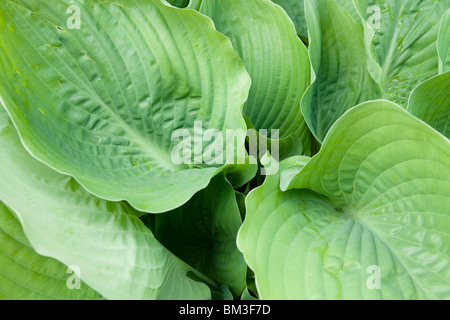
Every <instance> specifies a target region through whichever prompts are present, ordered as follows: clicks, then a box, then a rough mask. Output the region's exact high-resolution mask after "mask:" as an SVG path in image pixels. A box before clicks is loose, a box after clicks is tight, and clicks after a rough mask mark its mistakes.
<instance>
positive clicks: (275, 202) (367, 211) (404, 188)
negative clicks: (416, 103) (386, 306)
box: [238, 100, 450, 299]
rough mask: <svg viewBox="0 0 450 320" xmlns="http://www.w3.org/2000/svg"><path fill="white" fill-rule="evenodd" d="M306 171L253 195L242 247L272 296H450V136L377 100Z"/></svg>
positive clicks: (339, 127) (335, 131) (352, 115)
mask: <svg viewBox="0 0 450 320" xmlns="http://www.w3.org/2000/svg"><path fill="white" fill-rule="evenodd" d="M303 165H304V164H301V166H302V168H301V170H300V172H299V173H298V174H297V176H295V177H293V178H292V179H291V181H290V183H289V187H288V188H287V189H288V190H287V191H285V192H282V191H281V190H280V187H279V183H280V180H279V176H278V177H277V176H273V177H268V179H267V180H266V182H265V184H264V185H263V186H262V187H260V188H258V189H256V190H254V191H252V192H251V193H250V194H249V196H248V197H247V201H246V206H247V218H246V220H245V221H244V224H243V226H242V228H241V229H240V231H239V234H238V247H239V249H240V250H242V251H243V252H244V256H245V258H246V260H247V262H248V264H249V266H250V267H251V268H252V269H253V271H254V272H255V275H256V283H257V286H258V292H259V294H260V297H261V298H262V299H449V298H450V255H449V253H450V233H449V230H450V213H449V211H448V208H449V207H450V142H449V140H448V139H446V138H445V137H444V136H442V135H441V134H439V133H438V132H437V131H435V130H434V129H432V128H431V127H429V126H428V125H426V124H425V123H424V122H422V121H420V120H418V119H416V118H415V117H413V116H411V115H410V114H409V113H408V112H406V111H405V110H404V109H402V108H401V107H400V106H398V105H396V104H393V103H392V102H388V101H384V100H379V101H373V102H367V103H363V104H361V105H359V106H357V107H355V108H352V109H351V110H349V111H348V112H346V113H345V114H344V115H343V116H342V118H340V119H339V120H338V121H337V122H336V124H335V125H334V126H333V127H332V128H331V130H330V132H329V134H328V135H327V137H326V139H325V141H324V144H323V147H322V149H321V151H320V152H319V153H318V154H317V155H316V156H315V157H314V158H312V159H311V160H310V161H309V162H308V163H307V164H306V165H305V166H304V167H303ZM281 167H282V168H283V165H281ZM283 189H286V188H283Z"/></svg>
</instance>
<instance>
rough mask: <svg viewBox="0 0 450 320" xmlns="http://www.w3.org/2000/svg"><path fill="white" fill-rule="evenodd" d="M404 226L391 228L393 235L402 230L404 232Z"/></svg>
mask: <svg viewBox="0 0 450 320" xmlns="http://www.w3.org/2000/svg"><path fill="white" fill-rule="evenodd" d="M402 230H403V227H397V228H394V229H392V230H391V236H396V235H398V234H399V233H400V232H402Z"/></svg>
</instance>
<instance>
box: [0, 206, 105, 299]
mask: <svg viewBox="0 0 450 320" xmlns="http://www.w3.org/2000/svg"><path fill="white" fill-rule="evenodd" d="M0 242H1V244H2V246H1V249H0V299H1V300H12V299H18V300H48V299H52V300H53V299H56V300H63V299H67V300H82V299H86V300H97V299H102V296H100V295H99V294H98V293H97V292H95V291H94V290H92V289H91V288H90V287H88V286H87V285H86V284H85V283H82V282H80V283H79V287H78V288H77V287H72V286H70V287H71V288H72V289H69V286H68V285H67V284H68V283H69V284H71V279H70V277H71V275H72V271H71V270H70V269H68V268H67V267H66V266H65V265H63V264H62V263H61V262H59V261H57V260H55V259H52V258H48V257H44V256H41V255H39V254H38V253H36V251H35V250H34V249H33V247H32V246H31V245H30V243H29V242H28V239H27V238H26V236H25V234H24V233H23V230H22V226H21V225H20V222H19V221H18V220H17V218H16V217H15V215H14V214H13V213H12V212H11V211H10V210H9V209H8V208H7V207H6V206H5V205H4V204H3V203H2V202H0Z"/></svg>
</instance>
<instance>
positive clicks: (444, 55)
mask: <svg viewBox="0 0 450 320" xmlns="http://www.w3.org/2000/svg"><path fill="white" fill-rule="evenodd" d="M437 49H438V54H439V72H440V73H442V72H447V71H450V52H449V51H450V10H447V12H446V13H445V14H444V16H443V17H442V22H441V28H440V29H439V36H438V43H437Z"/></svg>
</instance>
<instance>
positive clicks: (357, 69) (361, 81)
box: [302, 0, 379, 142]
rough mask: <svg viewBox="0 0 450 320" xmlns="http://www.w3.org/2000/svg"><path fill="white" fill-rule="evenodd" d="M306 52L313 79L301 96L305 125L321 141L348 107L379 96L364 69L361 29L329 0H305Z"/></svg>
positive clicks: (366, 70) (346, 12)
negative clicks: (307, 47) (307, 31)
mask: <svg viewBox="0 0 450 320" xmlns="http://www.w3.org/2000/svg"><path fill="white" fill-rule="evenodd" d="M305 11H306V20H307V23H308V30H309V35H310V45H309V54H310V59H311V64H312V68H313V70H314V76H313V79H314V82H313V84H312V85H311V86H310V87H309V88H308V90H307V92H306V93H305V96H304V97H303V99H302V111H303V114H304V116H305V120H306V122H307V123H308V125H309V128H310V129H311V131H312V132H313V134H314V135H315V137H316V138H317V139H318V140H319V141H320V142H322V141H323V139H324V138H325V136H326V134H327V132H328V130H329V129H330V127H331V126H332V125H333V123H334V122H335V121H336V120H337V119H338V118H339V117H340V116H341V115H342V114H343V113H344V112H345V111H346V110H348V109H350V108H351V107H354V106H355V105H357V104H359V103H360V102H363V101H367V100H371V99H373V98H376V97H378V96H379V87H378V85H376V83H375V82H374V80H373V79H372V78H371V76H370V74H369V72H368V69H367V63H368V62H367V60H368V55H367V54H366V52H365V49H364V31H363V28H362V26H360V24H359V23H357V22H356V21H355V20H354V19H353V18H352V16H351V15H350V13H349V12H348V11H346V10H345V9H343V8H342V7H341V6H339V5H338V4H337V3H336V2H335V1H333V0H306V1H305Z"/></svg>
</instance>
